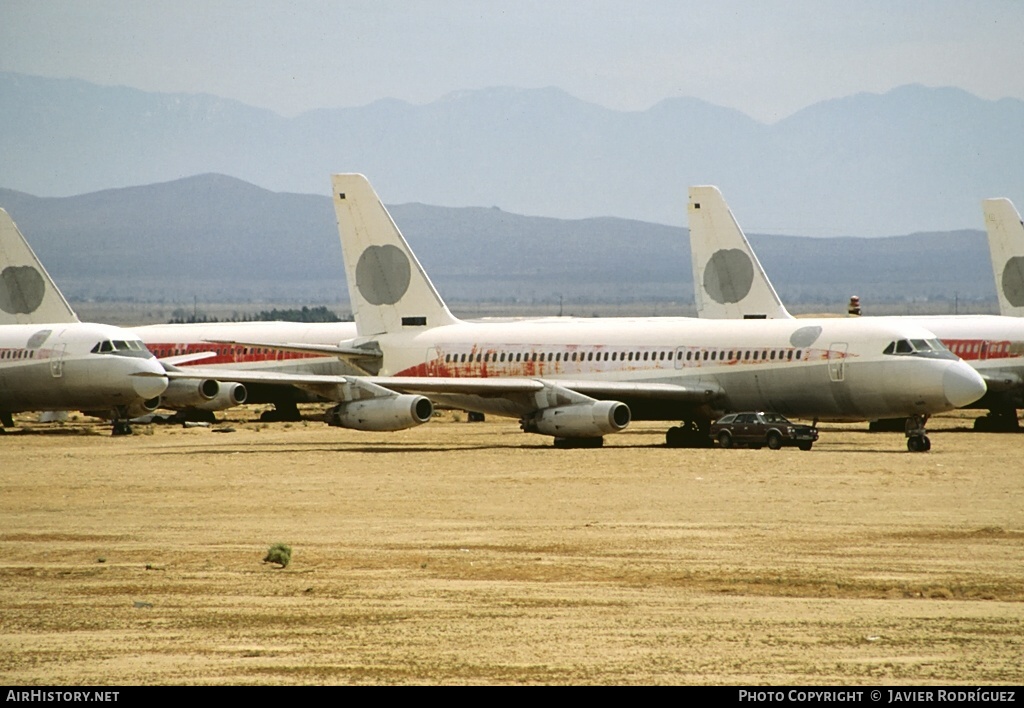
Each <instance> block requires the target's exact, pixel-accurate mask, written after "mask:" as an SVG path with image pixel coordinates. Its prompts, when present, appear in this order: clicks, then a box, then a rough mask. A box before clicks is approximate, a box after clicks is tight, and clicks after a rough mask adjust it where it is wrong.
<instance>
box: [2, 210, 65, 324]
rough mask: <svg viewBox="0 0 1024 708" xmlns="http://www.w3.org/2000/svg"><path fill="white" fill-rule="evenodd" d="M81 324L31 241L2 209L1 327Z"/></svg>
mask: <svg viewBox="0 0 1024 708" xmlns="http://www.w3.org/2000/svg"><path fill="white" fill-rule="evenodd" d="M58 322H78V316H77V315H76V314H75V312H74V310H72V309H71V305H69V304H68V301H67V300H65V299H64V296H63V295H61V292H60V290H58V289H57V285H56V284H55V283H54V282H53V278H51V277H50V275H49V273H47V272H46V269H45V268H43V264H42V263H40V262H39V259H38V258H37V257H36V254H35V253H34V252H33V251H32V248H31V246H29V245H28V241H26V240H25V237H24V236H22V234H21V231H19V230H18V227H17V225H16V224H15V223H14V220H13V219H11V217H10V215H9V214H8V213H7V212H6V211H4V210H3V209H0V325H5V324H44V323H58Z"/></svg>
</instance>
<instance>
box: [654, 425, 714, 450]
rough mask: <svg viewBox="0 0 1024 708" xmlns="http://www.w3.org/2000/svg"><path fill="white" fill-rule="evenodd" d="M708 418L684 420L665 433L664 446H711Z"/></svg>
mask: <svg viewBox="0 0 1024 708" xmlns="http://www.w3.org/2000/svg"><path fill="white" fill-rule="evenodd" d="M710 430H711V421H709V420H684V421H683V422H682V423H680V424H679V425H677V426H673V427H671V428H669V429H668V432H666V433H665V445H666V447H711V445H712V442H711V438H710V437H708V433H709V432H710Z"/></svg>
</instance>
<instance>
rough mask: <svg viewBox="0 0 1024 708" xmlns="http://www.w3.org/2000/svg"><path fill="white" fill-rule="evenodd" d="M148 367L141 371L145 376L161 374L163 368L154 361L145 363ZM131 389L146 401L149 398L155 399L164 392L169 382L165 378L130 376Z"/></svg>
mask: <svg viewBox="0 0 1024 708" xmlns="http://www.w3.org/2000/svg"><path fill="white" fill-rule="evenodd" d="M146 364H148V366H144V367H143V368H142V369H141V371H143V372H145V373H147V374H162V373H164V368H163V367H162V366H160V364H159V363H157V362H156V360H154V361H152V362H146ZM131 380H132V388H134V389H135V393H137V394H138V395H139V398H142V399H144V400H148V399H150V398H156V397H157V396H159V395H160V394H161V393H163V392H164V391H165V390H167V385H168V383H170V381H169V380H168V379H167V377H166V376H132V377H131Z"/></svg>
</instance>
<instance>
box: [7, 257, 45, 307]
mask: <svg viewBox="0 0 1024 708" xmlns="http://www.w3.org/2000/svg"><path fill="white" fill-rule="evenodd" d="M44 295H46V281H45V280H43V276H41V275H40V274H39V271H37V270H36V269H35V268H33V267H32V266H8V267H6V268H4V269H3V272H0V310H3V311H4V312H6V313H8V314H10V315H28V314H31V313H33V312H35V311H36V310H37V309H39V306H40V305H41V304H43V296H44Z"/></svg>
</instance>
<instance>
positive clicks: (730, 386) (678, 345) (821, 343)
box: [373, 317, 983, 420]
mask: <svg viewBox="0 0 1024 708" xmlns="http://www.w3.org/2000/svg"><path fill="white" fill-rule="evenodd" d="M905 338H920V339H933V338H934V335H933V334H931V333H930V332H928V331H927V330H924V329H922V328H919V327H917V326H915V325H913V324H908V323H886V322H876V323H868V322H865V321H864V320H860V321H853V320H846V319H837V318H823V319H813V320H812V319H806V320H803V319H802V320H759V321H753V320H747V321H729V320H697V319H691V318H665V317H660V318H603V319H573V318H564V319H563V318H549V319H542V320H526V321H521V322H514V323H495V324H488V323H458V324H453V325H447V326H440V327H434V328H423V329H418V328H409V330H408V331H404V332H400V333H396V334H387V335H381V336H379V337H376V338H373V339H375V340H376V341H378V342H379V344H380V347H381V349H382V350H383V351H384V365H383V369H382V371H381V374H382V375H391V376H428V377H453V378H460V377H482V378H491V377H528V378H543V379H545V380H550V381H553V382H557V381H558V380H560V379H561V380H568V381H574V380H581V379H585V380H588V381H595V380H596V381H602V380H604V381H609V382H644V383H667V384H683V385H688V384H695V383H698V382H713V383H715V384H718V385H719V386H720V387H721V389H722V390H723V391H724V395H722V396H721V397H719V398H718V399H717V400H715V401H714V407H715V409H716V411H724V410H743V409H770V410H775V411H779V412H781V413H783V414H786V415H790V416H794V417H803V418H819V419H822V420H867V419H872V418H876V417H897V416H909V415H930V414H933V413H938V412H942V411H946V410H951V409H953V408H955V407H957V405H959V404H957V403H954V402H953V401H950V400H949V399H948V396H947V381H948V378H947V377H949V376H951V375H954V376H964V377H967V378H968V379H970V378H971V377H973V378H974V379H977V376H976V375H975V374H974V373H973V372H972V371H971V370H970V369H969V368H968V367H967V366H966V365H965V364H964V363H963V362H961V361H958V360H956V359H955V358H952V357H951V358H948V359H923V358H918V357H910V356H893V355H885V354H883V353H882V351H883V350H884V349H885V348H886V346H888V345H889V344H890V343H891V342H893V341H895V340H899V339H905ZM951 372H952V373H951ZM977 390H978V395H980V394H981V392H982V391H983V389H977ZM432 397H433V398H436V399H437V400H438V401H439V402H447V403H449V404H450V405H466V404H467V403H472V404H473V405H472V406H468V407H472V408H474V409H478V410H485V411H491V412H495V413H506V414H507V411H506V410H505V408H507V406H505V405H504V404H503V403H502V402H501V401H500V400H493V399H488V398H486V397H483V396H479V397H471V399H470V398H467V397H466V396H464V395H460V396H447V395H445V394H432ZM954 397H955V396H954ZM624 402H627V403H628V404H629V405H630V407H631V409H633V416H634V418H636V419H642V418H650V419H672V418H681V417H682V413H683V412H684V411H685V409H686V406H684V405H682V404H678V405H675V406H673V405H671V404H666V403H665V402H664V401H661V402H652V401H650V400H649V399H646V398H641V399H637V400H634V401H624ZM961 403H962V401H961ZM690 410H692V407H690Z"/></svg>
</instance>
